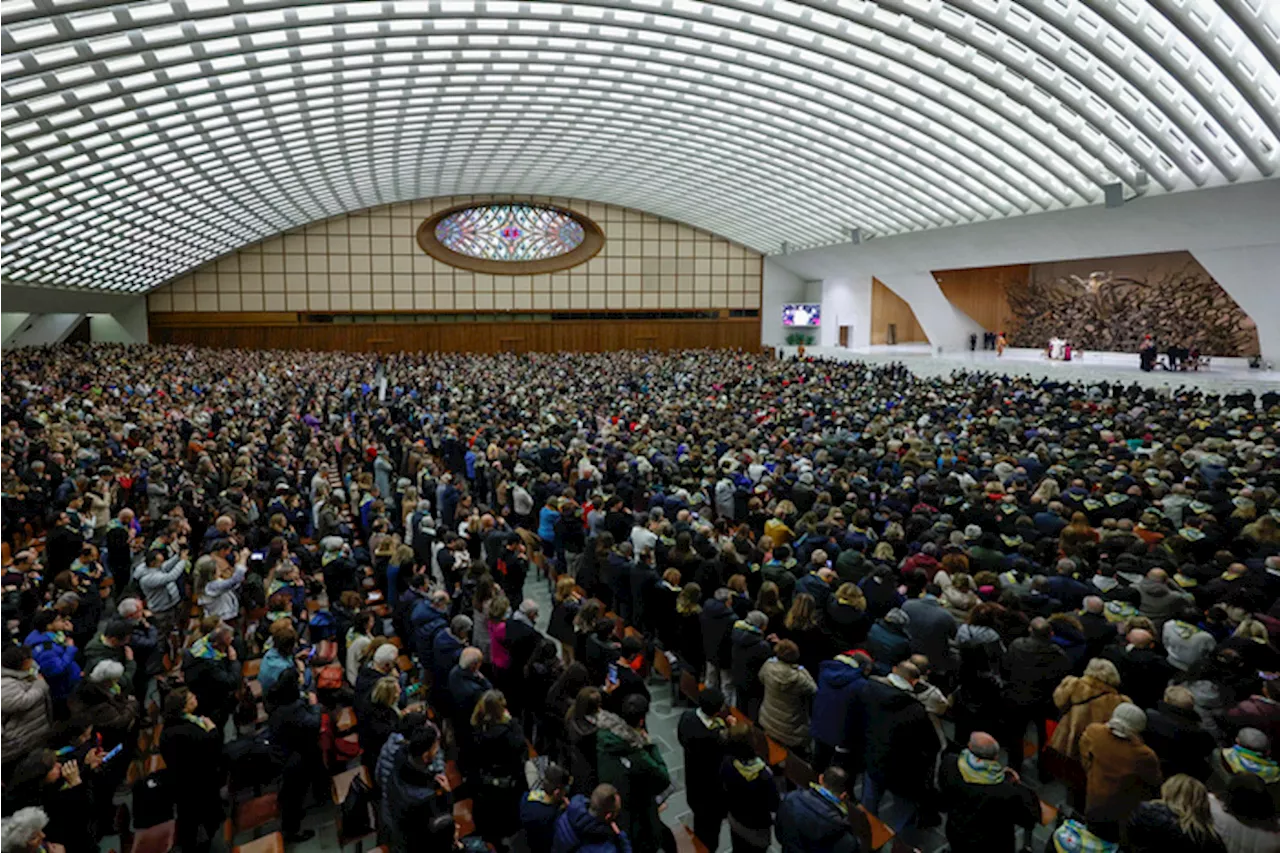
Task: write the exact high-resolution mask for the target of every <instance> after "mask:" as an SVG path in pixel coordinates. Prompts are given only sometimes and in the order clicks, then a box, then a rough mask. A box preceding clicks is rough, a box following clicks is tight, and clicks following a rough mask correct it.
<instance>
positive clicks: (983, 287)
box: [933, 264, 1031, 332]
mask: <svg viewBox="0 0 1280 853" xmlns="http://www.w3.org/2000/svg"><path fill="white" fill-rule="evenodd" d="M933 277H934V279H935V280H936V281H937V282H938V287H939V288H941V289H942V294H943V295H944V296H946V297H947V299H948V300H950V301H951V304H952V305H954V306H956V307H957V308H959V309H960V310H961V311H963V312H964V313H966V314H968V315H969V317H970V318H971V319H972V320H973V321H974V322H975V323H977V324H978V325H979V326H982V327H983V328H984V329H986V330H987V331H988V332H1000V331H1005V332H1008V331H1010V330H1012V329H1013V327H1014V323H1015V318H1014V315H1013V309H1011V308H1010V307H1009V298H1008V295H1007V288H1008V287H1009V285H1011V284H1013V285H1020V286H1025V285H1026V283H1027V282H1028V281H1029V280H1030V277H1031V265H1030V264H1011V265H1009V266H1001V267H973V268H970V269H963V270H937V271H935V272H934V274H933Z"/></svg>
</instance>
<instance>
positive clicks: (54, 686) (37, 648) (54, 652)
mask: <svg viewBox="0 0 1280 853" xmlns="http://www.w3.org/2000/svg"><path fill="white" fill-rule="evenodd" d="M24 644H25V645H27V646H30V648H31V657H33V658H34V659H35V662H36V663H37V664H39V666H40V674H41V675H43V676H44V680H45V681H47V682H49V695H51V696H52V697H53V698H54V699H66V698H67V697H68V696H70V695H71V694H72V693H74V692H75V689H76V685H77V684H79V683H80V664H78V663H76V647H75V646H73V645H70V644H67V645H63V644H62V643H59V642H58V641H57V640H56V639H54V638H53V636H52V635H51V634H50V633H48V632H40V631H32V632H31V633H30V634H28V635H27V639H26V640H25V641H24Z"/></svg>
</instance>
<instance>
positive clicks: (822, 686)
mask: <svg viewBox="0 0 1280 853" xmlns="http://www.w3.org/2000/svg"><path fill="white" fill-rule="evenodd" d="M871 666H872V660H871V655H869V654H867V653H866V652H863V651H850V652H846V653H844V654H842V655H836V656H835V658H834V659H832V660H825V661H823V662H822V666H821V667H820V668H819V670H818V692H817V694H816V695H815V696H814V697H813V716H812V722H811V728H812V730H813V739H814V741H815V744H816V746H815V749H814V765H815V766H817V767H827V766H828V765H831V764H836V765H838V766H840V767H843V768H844V769H845V770H847V771H849V773H850V774H853V775H857V773H858V772H859V771H860V770H861V769H862V730H863V721H862V704H861V701H860V696H861V693H862V688H864V687H865V686H866V684H867V678H869V677H870V675H871Z"/></svg>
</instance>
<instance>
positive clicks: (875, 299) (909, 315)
mask: <svg viewBox="0 0 1280 853" xmlns="http://www.w3.org/2000/svg"><path fill="white" fill-rule="evenodd" d="M890 324H893V325H896V326H897V327H898V328H897V333H898V339H897V341H896V342H897V343H900V344H911V343H928V341H929V338H928V336H926V335H925V333H924V329H923V328H921V326H920V321H919V320H917V319H916V314H915V312H914V311H912V310H911V306H910V305H908V304H907V301H906V300H905V299H903V298H902V297H901V296H899V295H898V294H896V293H894V292H893V291H892V290H890V289H889V288H888V287H886V286H885V285H884V283H883V282H881V281H880V279H878V278H873V279H871V343H873V344H885V343H888V342H889V326H890Z"/></svg>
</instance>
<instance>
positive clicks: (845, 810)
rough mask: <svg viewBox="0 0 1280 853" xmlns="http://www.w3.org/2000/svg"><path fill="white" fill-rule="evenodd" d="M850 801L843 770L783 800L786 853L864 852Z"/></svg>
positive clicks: (780, 833)
mask: <svg viewBox="0 0 1280 853" xmlns="http://www.w3.org/2000/svg"><path fill="white" fill-rule="evenodd" d="M848 800H849V774H848V773H846V772H845V771H844V770H842V769H841V768H839V767H828V768H827V771H826V772H825V773H823V774H822V775H821V776H819V777H818V781H817V782H816V783H815V784H813V785H810V786H809V787H808V788H800V789H799V790H796V791H792V792H791V793H789V794H787V795H786V796H785V797H783V799H782V805H780V806H779V807H778V821H777V823H776V824H775V826H774V834H775V835H776V836H777V838H778V843H779V844H781V845H782V853H862V851H861V849H860V847H861V845H860V844H859V843H858V838H857V836H855V835H854V834H853V828H852V827H851V826H850V825H849V805H848ZM557 853H558V851H557Z"/></svg>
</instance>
